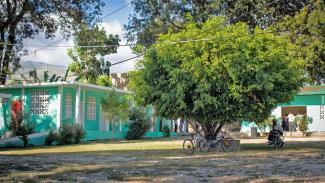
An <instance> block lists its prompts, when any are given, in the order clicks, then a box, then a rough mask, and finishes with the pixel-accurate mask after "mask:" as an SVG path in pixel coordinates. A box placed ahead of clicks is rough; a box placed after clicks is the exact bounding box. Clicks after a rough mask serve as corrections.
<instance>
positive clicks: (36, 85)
mask: <svg viewBox="0 0 325 183" xmlns="http://www.w3.org/2000/svg"><path fill="white" fill-rule="evenodd" d="M71 85H72V86H82V87H86V88H90V89H97V90H106V91H113V90H115V91H117V92H119V93H132V92H130V91H126V90H121V89H117V88H113V87H105V86H98V85H94V84H88V83H82V82H78V81H59V82H51V83H25V84H13V85H0V88H31V87H47V86H71Z"/></svg>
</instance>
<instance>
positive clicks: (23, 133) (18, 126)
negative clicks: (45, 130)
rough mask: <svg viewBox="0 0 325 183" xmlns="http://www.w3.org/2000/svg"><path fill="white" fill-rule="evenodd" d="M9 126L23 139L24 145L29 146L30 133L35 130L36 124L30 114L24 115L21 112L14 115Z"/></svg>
mask: <svg viewBox="0 0 325 183" xmlns="http://www.w3.org/2000/svg"><path fill="white" fill-rule="evenodd" d="M9 128H10V129H11V130H12V132H13V134H14V135H16V136H18V137H19V138H20V139H21V140H22V141H23V143H24V147H27V146H28V141H29V139H28V135H29V134H31V133H33V131H34V126H33V124H32V122H31V121H30V118H29V115H28V114H25V115H24V114H23V113H21V112H19V113H17V114H15V115H12V116H11V121H10V125H9Z"/></svg>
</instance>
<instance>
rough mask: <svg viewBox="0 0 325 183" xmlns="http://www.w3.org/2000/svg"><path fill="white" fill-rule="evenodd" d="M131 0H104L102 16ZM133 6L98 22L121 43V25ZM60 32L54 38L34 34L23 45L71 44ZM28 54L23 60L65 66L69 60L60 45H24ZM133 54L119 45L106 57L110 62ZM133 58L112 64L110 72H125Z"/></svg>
mask: <svg viewBox="0 0 325 183" xmlns="http://www.w3.org/2000/svg"><path fill="white" fill-rule="evenodd" d="M130 1H131V0H106V1H105V4H106V5H105V7H104V9H103V16H105V15H108V14H110V13H111V12H113V11H115V10H117V9H119V8H120V7H122V6H124V5H126V4H128V3H130ZM132 12H133V7H132V5H131V4H130V5H128V6H127V7H125V8H123V9H121V10H120V11H118V12H116V13H115V14H113V15H111V16H109V17H107V18H105V19H103V22H102V23H101V24H100V25H101V26H102V27H104V28H105V30H106V31H107V32H108V33H109V34H118V35H119V36H120V39H121V42H120V43H121V44H123V43H126V39H125V38H124V37H123V34H124V33H123V25H124V24H127V22H128V15H129V14H132ZM61 39H62V37H61V35H60V32H57V33H56V38H55V39H44V35H43V34H40V35H38V36H36V37H35V38H34V39H27V40H25V41H24V44H25V45H40V46H45V45H47V44H50V43H54V42H56V41H59V42H58V43H57V44H55V46H66V45H73V38H70V39H69V40H62V41H60V40H61ZM25 48H26V49H27V50H28V52H29V54H28V56H24V57H22V60H23V61H37V62H44V63H49V64H55V65H63V66H67V65H69V63H70V62H71V60H70V58H69V57H68V55H67V54H66V53H67V48H62V47H61V48H60V47H48V48H45V49H42V50H39V51H37V52H36V53H34V51H35V50H36V49H37V48H39V47H27V46H26V47H25ZM134 56H135V55H134V54H133V53H132V50H131V49H130V48H129V47H119V48H118V50H117V53H116V54H112V55H110V56H108V57H107V58H106V59H107V60H110V61H111V62H112V63H114V62H118V61H121V60H124V59H127V58H131V57H134ZM134 63H135V60H131V61H128V62H124V63H122V64H118V65H115V66H112V68H111V72H112V73H115V72H126V71H129V70H133V69H134Z"/></svg>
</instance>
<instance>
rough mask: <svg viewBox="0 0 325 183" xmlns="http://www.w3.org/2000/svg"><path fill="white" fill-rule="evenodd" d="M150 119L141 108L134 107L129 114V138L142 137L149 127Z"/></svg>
mask: <svg viewBox="0 0 325 183" xmlns="http://www.w3.org/2000/svg"><path fill="white" fill-rule="evenodd" d="M149 127H150V125H149V119H148V118H146V114H145V113H144V111H143V110H141V109H139V108H133V109H132V110H131V112H130V114H129V130H128V132H127V134H126V137H125V138H126V139H127V140H136V139H140V138H141V137H142V136H143V135H144V134H145V133H146V131H147V130H148V129H149Z"/></svg>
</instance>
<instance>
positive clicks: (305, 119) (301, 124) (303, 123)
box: [294, 115, 313, 135]
mask: <svg viewBox="0 0 325 183" xmlns="http://www.w3.org/2000/svg"><path fill="white" fill-rule="evenodd" d="M312 122H313V118H311V117H309V116H307V115H298V116H296V117H295V119H294V123H295V124H296V125H297V126H298V128H299V130H300V131H301V132H302V133H303V135H306V132H307V131H308V129H309V127H308V126H309V125H310V124H311V123H312Z"/></svg>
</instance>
